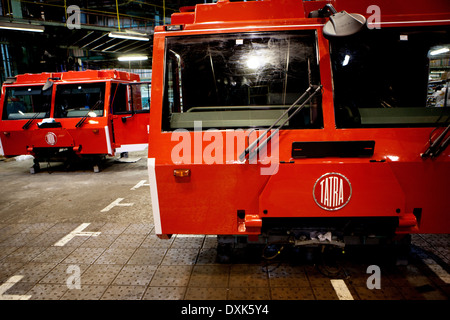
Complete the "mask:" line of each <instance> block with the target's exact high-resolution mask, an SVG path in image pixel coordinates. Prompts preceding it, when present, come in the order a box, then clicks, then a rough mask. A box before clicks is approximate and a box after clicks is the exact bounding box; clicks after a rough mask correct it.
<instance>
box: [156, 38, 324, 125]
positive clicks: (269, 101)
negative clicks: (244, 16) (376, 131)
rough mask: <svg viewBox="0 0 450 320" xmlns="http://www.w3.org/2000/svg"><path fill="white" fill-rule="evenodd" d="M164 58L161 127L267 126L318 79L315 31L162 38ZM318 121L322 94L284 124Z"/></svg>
mask: <svg viewBox="0 0 450 320" xmlns="http://www.w3.org/2000/svg"><path fill="white" fill-rule="evenodd" d="M165 61H166V65H165V72H166V76H165V91H164V106H163V130H166V131H170V130H173V129H177V128H186V129H192V128H194V121H202V127H203V128H217V129H223V128H245V127H269V126H270V125H271V124H272V123H273V122H274V121H275V120H277V119H278V118H279V117H280V116H281V115H282V114H283V112H284V111H285V110H286V109H288V108H289V106H291V104H293V103H294V102H295V101H296V100H297V98H298V97H299V96H300V95H301V94H302V93H303V92H304V91H305V90H306V89H307V88H308V87H309V85H310V84H314V85H318V84H320V80H319V66H318V58H317V49H316V34H315V31H314V30H307V31H301V32H300V31H289V32H264V33H262V32H260V33H239V34H213V35H202V36H183V37H178V36H176V37H167V38H166V60H165ZM288 116H289V115H286V119H287V117H288ZM322 126H323V122H322V110H321V101H320V97H318V98H314V99H312V100H311V102H310V103H309V104H308V105H307V106H306V107H305V108H304V109H303V110H302V111H301V112H299V113H298V114H297V115H295V116H294V117H293V118H292V119H290V120H289V121H288V122H287V123H286V125H285V127H286V128H321V127H322Z"/></svg>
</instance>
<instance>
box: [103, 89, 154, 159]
mask: <svg viewBox="0 0 450 320" xmlns="http://www.w3.org/2000/svg"><path fill="white" fill-rule="evenodd" d="M150 87H151V83H150V82H133V83H126V84H125V83H112V84H111V101H112V102H111V109H112V114H113V116H112V127H113V141H114V144H115V146H116V150H115V152H116V153H123V152H132V151H141V150H145V149H147V148H148V134H149V118H150V91H151V90H150Z"/></svg>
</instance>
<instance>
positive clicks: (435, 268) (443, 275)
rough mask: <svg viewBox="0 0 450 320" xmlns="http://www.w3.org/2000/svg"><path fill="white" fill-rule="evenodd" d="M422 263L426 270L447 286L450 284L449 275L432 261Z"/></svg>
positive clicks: (426, 260) (424, 260) (427, 260)
mask: <svg viewBox="0 0 450 320" xmlns="http://www.w3.org/2000/svg"><path fill="white" fill-rule="evenodd" d="M422 261H423V262H424V263H425V264H426V265H427V267H428V268H430V269H431V271H433V272H434V273H435V274H436V275H437V276H438V277H439V278H441V280H442V281H444V282H445V283H447V284H450V274H448V272H447V271H445V270H444V269H443V268H442V267H441V266H440V265H439V264H437V263H436V261H434V260H433V259H422Z"/></svg>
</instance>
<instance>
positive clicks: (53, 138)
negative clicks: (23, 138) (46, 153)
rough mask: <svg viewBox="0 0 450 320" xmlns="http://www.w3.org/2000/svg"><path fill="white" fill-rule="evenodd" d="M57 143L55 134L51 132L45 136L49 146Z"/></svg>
mask: <svg viewBox="0 0 450 320" xmlns="http://www.w3.org/2000/svg"><path fill="white" fill-rule="evenodd" d="M56 141H57V138H56V134H54V133H53V132H49V133H47V134H46V135H45V142H47V144H48V145H51V146H54V145H55V144H56Z"/></svg>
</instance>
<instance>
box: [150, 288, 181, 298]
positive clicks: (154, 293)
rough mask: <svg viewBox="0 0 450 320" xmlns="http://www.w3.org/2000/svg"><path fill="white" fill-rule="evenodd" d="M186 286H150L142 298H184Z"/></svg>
mask: <svg viewBox="0 0 450 320" xmlns="http://www.w3.org/2000/svg"><path fill="white" fill-rule="evenodd" d="M185 293H186V287H148V288H147V290H146V291H145V293H144V296H143V297H142V300H183V299H184V295H185Z"/></svg>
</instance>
